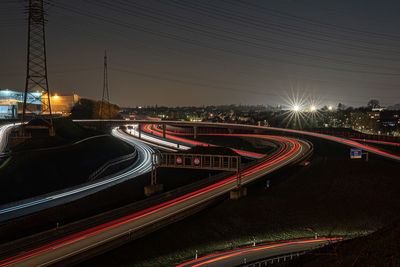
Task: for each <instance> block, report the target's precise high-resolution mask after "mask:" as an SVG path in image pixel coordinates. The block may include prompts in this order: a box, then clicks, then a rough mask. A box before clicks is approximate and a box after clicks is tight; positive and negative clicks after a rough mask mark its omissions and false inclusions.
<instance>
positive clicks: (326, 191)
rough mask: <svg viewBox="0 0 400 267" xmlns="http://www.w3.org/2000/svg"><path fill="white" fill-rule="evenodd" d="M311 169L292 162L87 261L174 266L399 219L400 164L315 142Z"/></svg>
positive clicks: (364, 229)
mask: <svg viewBox="0 0 400 267" xmlns="http://www.w3.org/2000/svg"><path fill="white" fill-rule="evenodd" d="M312 141H313V142H314V146H315V153H314V156H313V158H312V160H311V164H310V165H309V166H307V167H298V166H293V167H290V168H286V169H283V170H281V171H278V172H276V173H274V174H273V175H270V176H268V179H271V187H270V188H269V189H268V190H266V189H265V188H264V185H265V179H266V178H264V179H260V180H259V181H257V182H255V183H253V184H251V185H250V186H249V187H248V196H247V197H246V198H243V199H241V200H239V201H231V200H228V199H226V200H224V201H222V202H221V203H220V204H218V205H215V206H213V207H211V208H209V209H207V210H205V211H203V212H200V213H198V214H196V215H194V216H192V217H189V218H187V219H185V220H183V221H181V222H178V223H175V224H173V225H170V226H168V227H166V228H164V229H161V230H159V231H157V232H155V233H153V234H151V235H149V236H147V237H144V238H142V239H139V240H136V241H134V242H132V243H130V244H128V245H125V246H123V247H121V248H119V249H116V250H114V251H111V252H109V253H107V254H104V255H103V256H100V257H98V258H96V259H93V260H91V261H88V262H85V263H84V264H82V266H84V265H85V266H87V265H101V266H107V265H124V266H170V265H173V264H177V263H180V262H182V261H185V260H188V259H190V258H193V257H194V254H195V250H198V251H199V256H201V255H204V254H208V253H210V252H213V251H217V250H227V249H230V248H234V247H238V246H243V245H245V244H249V243H250V242H251V241H252V240H253V237H254V238H255V239H256V241H257V242H265V241H273V240H283V239H289V238H296V237H306V236H313V233H312V232H311V231H309V230H306V228H312V229H313V230H315V231H316V232H318V233H319V234H320V235H328V234H332V235H350V236H356V235H364V234H366V233H370V232H372V231H375V230H377V229H379V228H382V227H383V226H385V225H387V224H389V223H391V222H392V221H393V220H395V219H396V218H398V211H399V209H400V199H399V198H398V195H399V193H400V180H399V179H398V177H399V176H398V174H399V171H400V165H399V164H398V163H397V162H393V161H389V160H385V159H382V158H378V157H376V156H373V155H370V160H369V162H365V161H363V160H350V159H349V158H348V157H349V148H348V147H345V146H343V145H339V144H335V143H332V142H328V141H322V140H312Z"/></svg>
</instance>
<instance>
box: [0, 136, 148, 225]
mask: <svg viewBox="0 0 400 267" xmlns="http://www.w3.org/2000/svg"><path fill="white" fill-rule="evenodd" d="M112 135H114V136H115V137H117V138H119V139H121V140H124V141H125V142H127V143H129V144H131V145H132V146H134V147H135V148H136V150H137V152H138V158H137V160H136V163H135V164H134V165H133V166H132V167H131V168H130V169H127V170H125V171H124V172H123V173H120V174H117V175H110V176H107V177H105V178H103V179H99V180H95V181H93V182H90V183H85V184H83V185H82V184H81V185H78V186H75V187H71V188H68V189H65V190H60V191H56V192H52V193H49V194H46V195H42V196H38V197H34V198H29V199H25V200H22V201H18V202H14V203H9V204H5V205H1V206H0V222H4V221H8V220H12V219H14V218H17V217H20V216H25V215H28V214H31V213H34V212H38V211H40V210H44V209H47V208H50V207H54V206H57V205H60V204H63V203H67V202H71V201H73V200H76V199H79V198H82V197H84V196H87V195H90V194H93V193H95V192H98V191H100V190H102V189H104V188H107V187H110V186H112V185H115V184H117V183H121V182H123V181H126V180H128V179H132V178H135V177H137V176H139V175H142V174H144V173H147V172H149V171H151V154H152V153H153V152H154V149H152V148H151V147H149V146H148V145H146V144H143V143H142V142H139V141H137V140H136V139H135V138H132V137H130V136H129V135H127V134H125V133H122V132H120V131H119V130H117V129H116V128H115V129H113V130H112Z"/></svg>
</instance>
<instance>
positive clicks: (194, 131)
mask: <svg viewBox="0 0 400 267" xmlns="http://www.w3.org/2000/svg"><path fill="white" fill-rule="evenodd" d="M193 135H194V139H197V126H193Z"/></svg>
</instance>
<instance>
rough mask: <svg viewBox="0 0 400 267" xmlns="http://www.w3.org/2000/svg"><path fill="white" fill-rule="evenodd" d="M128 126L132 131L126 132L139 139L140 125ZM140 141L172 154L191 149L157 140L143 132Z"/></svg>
mask: <svg viewBox="0 0 400 267" xmlns="http://www.w3.org/2000/svg"><path fill="white" fill-rule="evenodd" d="M127 126H132V129H128V130H127V131H126V132H127V133H129V134H130V135H132V136H134V137H136V138H139V131H138V130H137V128H138V125H137V124H132V125H127ZM140 139H141V142H143V143H146V144H148V145H151V146H154V147H156V148H160V149H163V150H167V151H171V152H177V151H179V150H188V149H190V147H189V146H184V145H178V144H177V143H175V142H170V141H167V140H161V139H159V138H156V137H154V136H152V135H150V134H147V133H146V132H141V133H140Z"/></svg>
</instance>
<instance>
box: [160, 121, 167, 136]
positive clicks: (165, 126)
mask: <svg viewBox="0 0 400 267" xmlns="http://www.w3.org/2000/svg"><path fill="white" fill-rule="evenodd" d="M161 125H162V137H163V138H165V128H167V125H165V123H163V124H161Z"/></svg>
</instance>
